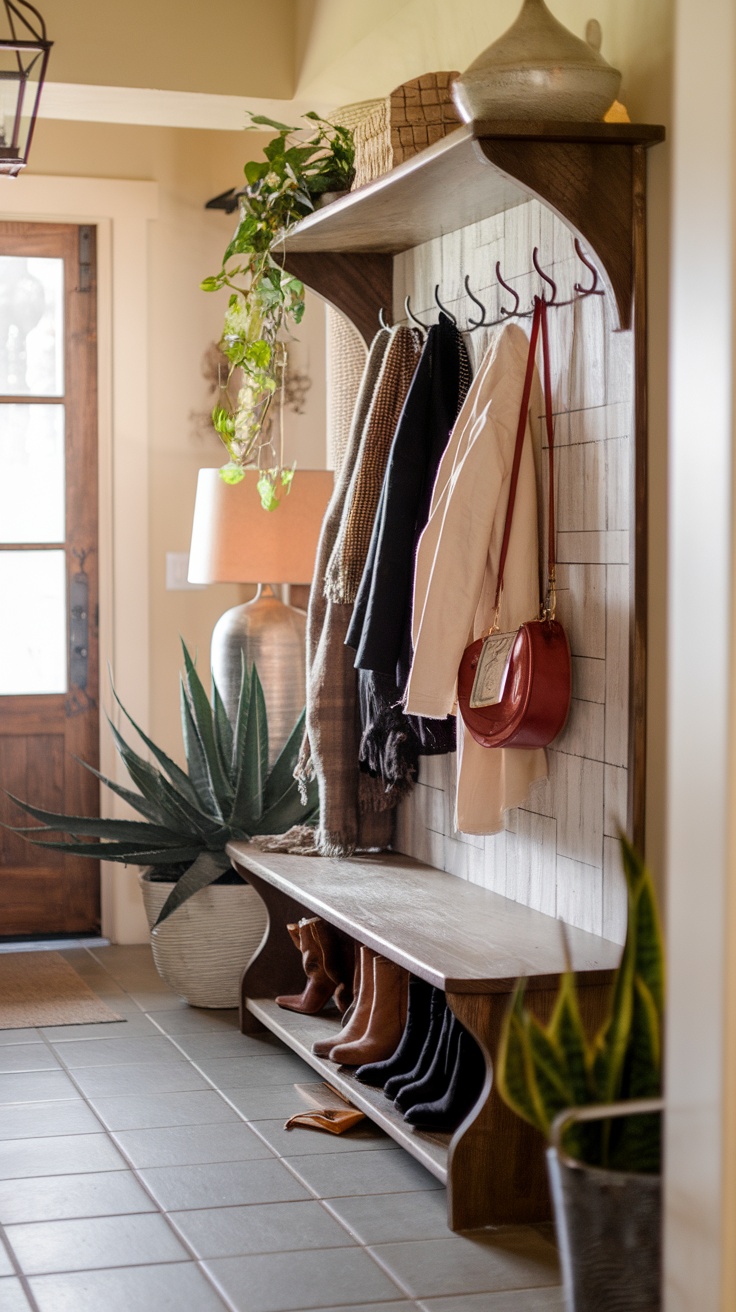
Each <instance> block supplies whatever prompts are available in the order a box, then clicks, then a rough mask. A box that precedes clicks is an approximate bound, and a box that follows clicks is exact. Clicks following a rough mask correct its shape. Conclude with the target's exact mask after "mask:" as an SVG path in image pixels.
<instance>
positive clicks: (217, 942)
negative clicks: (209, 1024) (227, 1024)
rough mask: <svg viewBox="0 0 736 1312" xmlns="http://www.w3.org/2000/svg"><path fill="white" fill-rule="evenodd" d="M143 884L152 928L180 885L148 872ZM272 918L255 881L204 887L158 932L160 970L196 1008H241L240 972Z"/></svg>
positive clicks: (154, 935) (155, 949) (154, 941)
mask: <svg viewBox="0 0 736 1312" xmlns="http://www.w3.org/2000/svg"><path fill="white" fill-rule="evenodd" d="M140 886H141V891H142V893H143V905H144V907H145V909H146V916H147V917H148V924H149V926H150V927H151V928H152V927H153V925H154V924H155V922H156V918H157V916H158V914H159V911H160V910H161V908H162V906H163V905H164V902H165V901H166V899H167V897H168V896H169V893H170V892H171V890H172V888H173V887H174V884H173V882H172V883H168V882H167V883H160V882H158V881H151V880H149V879H148V876H147V873H146V872H145V871H144V873H143V874H141V876H140ZM266 922H267V914H266V908H265V905H264V903H263V902H262V900H261V898H260V897H259V896H258V894H257V893H256V891H255V889H253V888H251V887H250V885H249V884H220V885H218V886H217V887H215V886H211V887H210V888H203V889H200V891H199V893H195V894H194V896H193V897H190V898H187V900H186V902H184V903H183V905H182V906H180V907H179V908H178V910H177V911H175V912H174V914H173V915H172V916H169V918H168V919H167V920H165V921H164V923H163V925H159V927H158V929H157V930H155V931H154V932H152V934H151V947H152V949H153V960H154V963H155V965H156V969H157V971H158V973H159V975H160V976H161V978H162V980H164V982H165V983H166V984H168V985H169V987H170V988H172V989H173V990H174V992H175V993H178V994H179V996H180V997H182V998H185V999H186V1001H187V1002H188V1003H189V1005H190V1006H192V1007H237V1006H238V1003H239V1001H240V976H241V974H242V973H243V971H244V970H245V967H246V966H247V965H248V963H249V962H250V960H251V958H252V957H253V956H255V954H256V952H257V951H258V948H259V947H260V945H261V941H262V939H263V935H264V933H265V929H266Z"/></svg>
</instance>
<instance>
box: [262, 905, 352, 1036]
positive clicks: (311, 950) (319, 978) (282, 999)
mask: <svg viewBox="0 0 736 1312" xmlns="http://www.w3.org/2000/svg"><path fill="white" fill-rule="evenodd" d="M318 924H320V921H319V918H318V917H314V918H313V919H312V920H300V921H299V924H298V925H287V926H286V928H287V929H288V931H289V934H290V936H291V939H292V941H293V943H294V945H295V947H297V948H298V949H299V951H300V952H301V954H302V965H303V966H304V974H305V975H306V977H307V983H306V985H305V987H304V990H303V992H302V993H291V994H281V995H280V996H279V997H277V999H276V1002H277V1003H278V1005H279V1006H280V1007H284V1008H285V1009H286V1010H287V1011H299V1012H302V1013H303V1014H304V1015H305V1016H315V1015H316V1014H317V1012H319V1011H321V1010H322V1008H323V1007H324V1006H326V1004H327V1003H328V1002H329V1000H330V998H331V997H332V995H333V993H334V991H335V987H336V984H337V980H335V979H333V977H332V975H331V974H329V973H328V972H327V970H326V969H325V964H324V956H323V951H322V943H321V941H320V938H319V936H318V933H317V931H316V928H315V927H316V926H317V925H318Z"/></svg>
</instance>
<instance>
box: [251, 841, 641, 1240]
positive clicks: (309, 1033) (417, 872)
mask: <svg viewBox="0 0 736 1312" xmlns="http://www.w3.org/2000/svg"><path fill="white" fill-rule="evenodd" d="M227 850H228V854H229V856H230V858H231V860H232V862H233V865H234V866H235V867H236V868H237V869H239V870H240V871H242V873H243V875H244V876H245V878H246V879H248V880H249V882H250V883H251V884H252V885H253V887H254V888H255V889H256V890H257V891H258V892H259V893H260V895H261V897H262V898H263V900H264V902H265V903H266V906H267V908H268V913H269V929H268V933H267V937H266V939H265V940H264V943H263V946H262V948H261V950H260V952H259V953H258V955H257V956H256V957H255V958H254V960H253V962H252V963H251V965H250V966H249V967H248V969H247V970H246V971H245V973H244V975H243V980H242V989H241V1027H242V1029H243V1032H244V1033H247V1032H252V1031H253V1030H254V1029H257V1028H260V1026H261V1025H264V1026H266V1027H267V1028H268V1029H269V1030H271V1031H272V1032H273V1033H275V1034H277V1035H278V1036H279V1037H280V1038H281V1039H282V1040H283V1041H284V1042H285V1043H286V1044H288V1046H289V1047H290V1048H292V1049H293V1050H294V1051H295V1052H297V1053H298V1054H299V1055H300V1056H301V1057H303V1058H304V1060H305V1061H307V1062H308V1063H309V1064H310V1065H311V1066H312V1067H313V1068H314V1069H315V1070H316V1071H318V1072H319V1074H320V1075H321V1076H323V1077H324V1078H326V1079H328V1080H329V1081H330V1082H331V1083H332V1084H333V1085H335V1086H336V1087H339V1088H341V1089H342V1090H343V1092H345V1093H346V1094H347V1096H348V1097H349V1098H350V1100H351V1101H352V1102H353V1103H354V1104H355V1105H356V1106H358V1107H360V1108H361V1110H362V1111H365V1112H366V1113H367V1115H368V1116H370V1117H371V1118H372V1119H373V1120H374V1121H375V1122H376V1123H377V1124H379V1125H380V1126H381V1127H382V1128H383V1129H384V1130H386V1131H387V1132H388V1133H389V1134H390V1135H391V1136H392V1137H393V1138H394V1139H396V1140H397V1142H399V1143H400V1144H402V1146H403V1147H405V1148H406V1149H407V1150H408V1151H409V1152H411V1153H412V1154H413V1155H414V1156H415V1157H417V1158H418V1160H419V1161H421V1162H422V1163H423V1164H424V1165H425V1166H426V1167H427V1169H428V1170H430V1171H432V1173H433V1174H434V1175H435V1176H437V1178H438V1179H440V1180H442V1181H443V1182H444V1183H446V1185H447V1190H448V1220H449V1224H450V1226H451V1227H452V1229H455V1230H460V1229H470V1228H474V1227H477V1226H483V1225H491V1224H494V1225H497V1224H502V1223H504V1222H512V1221H513V1222H519V1221H539V1220H544V1219H546V1218H547V1217H548V1216H549V1198H548V1194H547V1185H546V1177H545V1169H544V1152H543V1148H544V1145H543V1142H542V1140H541V1138H540V1137H539V1135H538V1134H536V1132H535V1131H533V1130H532V1129H531V1127H529V1126H527V1125H526V1124H525V1123H524V1122H522V1121H520V1120H519V1119H518V1117H516V1116H514V1115H513V1114H512V1113H511V1112H510V1111H509V1110H508V1108H507V1107H506V1106H505V1104H504V1103H503V1102H502V1101H501V1100H500V1098H499V1097H498V1095H497V1094H496V1092H495V1089H494V1087H493V1060H494V1058H495V1054H496V1051H497V1047H498V1038H499V1032H500V1026H501V1022H502V1019H503V1016H504V1013H505V1011H506V1007H507V1006H508V1000H509V994H510V993H511V991H512V990H513V987H514V985H515V983H516V980H517V979H518V978H519V977H520V976H522V975H523V976H526V977H527V978H528V980H529V986H528V999H529V1002H530V1005H531V1006H532V1007H533V1008H534V1010H535V1011H536V1012H537V1014H538V1015H540V1016H541V1017H545V1016H547V1015H548V1014H549V1011H550V1007H551V1004H552V1000H553V998H554V990H555V989H556V986H557V982H558V980H559V976H560V973H561V972H562V971H563V970H564V966H565V962H564V950H563V942H562V934H561V929H560V926H559V924H558V923H557V922H556V921H555V920H554V919H553V918H552V917H551V916H546V915H544V914H542V913H541V912H539V911H533V910H531V909H530V908H529V907H525V906H523V905H521V903H518V902H511V901H509V900H508V899H507V898H504V897H501V896H500V895H499V894H496V893H490V892H488V891H487V890H486V889H483V888H479V887H478V886H476V885H474V884H469V883H467V882H466V881H465V880H462V879H458V878H456V877H455V876H453V875H448V874H445V873H444V872H443V871H440V870H436V869H434V868H433V867H431V866H425V865H422V864H420V863H419V862H417V861H414V860H412V859H411V858H409V857H404V856H401V855H399V854H396V853H381V854H379V855H375V856H361V857H354V858H351V859H350V860H338V859H330V858H325V857H299V856H287V855H282V854H277V853H266V852H261V851H259V850H258V849H257V848H255V847H252V846H251V845H250V844H248V843H231V844H230V845H229V846H228V849H227ZM310 915H317V916H321V917H322V918H323V919H324V920H327V921H329V922H330V923H331V924H332V925H334V926H335V927H336V928H337V929H338V930H340V931H341V932H343V933H345V934H347V935H349V936H350V937H351V938H353V939H355V940H356V941H358V942H360V943H364V944H366V945H367V946H368V947H370V948H373V949H374V950H375V951H377V952H380V953H382V954H383V955H384V956H386V957H389V958H390V959H391V960H392V961H395V962H397V963H398V964H399V965H400V966H403V967H404V968H405V969H406V970H409V971H411V972H412V973H413V974H415V975H418V976H420V978H422V979H425V980H427V982H428V983H430V984H433V985H434V986H435V987H437V988H440V989H442V990H444V992H445V993H446V994H447V1001H448V1004H449V1006H450V1007H451V1009H452V1011H453V1012H454V1013H455V1015H456V1016H457V1017H458V1019H459V1020H460V1021H461V1022H462V1024H463V1025H464V1026H465V1027H466V1028H467V1029H468V1030H469V1031H470V1032H471V1033H472V1034H473V1036H474V1037H475V1039H476V1040H477V1042H478V1043H479V1044H480V1046H481V1048H482V1050H483V1053H484V1055H485V1059H486V1067H487V1077H486V1082H485V1087H484V1089H483V1092H482V1094H481V1096H480V1098H479V1100H478V1102H477V1104H476V1106H475V1107H474V1108H473V1110H472V1111H471V1112H470V1114H469V1115H468V1117H467V1118H466V1120H465V1121H464V1122H463V1124H462V1125H461V1126H460V1127H459V1128H458V1129H457V1130H456V1131H455V1133H454V1134H453V1135H440V1134H426V1133H423V1132H422V1131H419V1130H415V1129H413V1127H411V1126H409V1125H407V1124H406V1123H405V1122H404V1120H403V1117H402V1116H401V1114H400V1113H399V1112H397V1111H396V1110H395V1109H394V1107H393V1105H392V1104H391V1103H390V1102H389V1101H388V1099H386V1098H385V1097H384V1096H383V1093H382V1091H381V1090H380V1089H379V1090H376V1089H371V1088H368V1087H367V1086H366V1085H362V1084H359V1083H358V1081H357V1080H356V1079H355V1077H354V1075H353V1073H352V1071H351V1070H350V1069H349V1068H346V1067H338V1066H335V1065H334V1064H333V1063H332V1062H330V1061H325V1060H323V1059H321V1058H319V1057H315V1056H314V1055H313V1053H312V1051H311V1047H312V1043H313V1042H314V1040H315V1039H317V1038H324V1037H326V1036H327V1035H328V1034H329V1033H330V1029H331V1028H334V1030H335V1032H336V1031H337V1029H338V1028H339V1019H338V1018H337V1017H336V1015H333V1016H330V1015H328V1014H323V1015H320V1016H300V1015H297V1014H296V1013H293V1012H288V1011H284V1010H283V1009H281V1008H280V1007H277V1006H276V1004H275V1002H274V1000H273V999H274V998H275V996H276V995H277V994H278V993H290V992H299V991H300V990H301V988H302V987H303V983H304V975H303V971H302V967H301V958H300V956H299V954H298V953H297V952H295V951H294V946H293V944H292V942H291V940H290V938H289V936H288V933H287V930H286V925H287V923H288V922H289V921H295V920H298V919H300V918H301V917H302V916H310ZM568 942H569V948H570V953H571V957H572V963H573V967H574V969H575V971H576V972H577V976H578V983H579V985H580V988H581V1008H582V1011H583V1019H584V1021H585V1023H586V1025H588V1026H589V1027H593V1026H595V1025H596V1024H598V1023H599V1021H600V1020H601V1019H602V1016H603V1014H604V1009H605V1004H606V1000H607V997H608V993H609V987H608V986H609V984H610V980H611V978H612V972H613V970H614V969H615V967H616V966H617V965H618V961H619V958H620V955H621V948H620V947H619V945H618V944H615V943H611V942H609V941H608V940H607V939H603V938H599V937H598V936H596V935H595V934H589V933H586V932H585V931H584V930H579V929H568Z"/></svg>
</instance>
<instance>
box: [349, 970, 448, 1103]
mask: <svg viewBox="0 0 736 1312" xmlns="http://www.w3.org/2000/svg"><path fill="white" fill-rule="evenodd" d="M432 993H433V989H432V985H431V984H427V983H426V981H425V980H423V979H417V977H416V976H415V975H412V977H411V979H410V980H409V1007H408V1010H407V1013H406V1025H405V1026H404V1033H403V1034H402V1036H401V1041H400V1043H399V1046H398V1048H397V1049H396V1051H395V1052H394V1053H393V1054H392V1056H391V1057H388V1058H387V1059H386V1061H374V1062H370V1063H369V1064H367V1065H365V1066H359V1067H358V1069H357V1071H356V1072H355V1078H356V1079H357V1080H360V1082H361V1084H372V1085H373V1087H374V1088H377V1089H380V1088H382V1087H383V1085H384V1084H385V1083H386V1080H388V1079H390V1078H391V1076H392V1075H400V1074H402V1072H404V1071H406V1070H413V1069H414V1067H415V1066H416V1063H417V1061H418V1060H419V1057H420V1055H421V1051H422V1048H423V1046H424V1041H425V1039H426V1037H427V1032H428V1030H429V1017H430V1008H431V1004H432Z"/></svg>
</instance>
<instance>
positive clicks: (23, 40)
mask: <svg viewBox="0 0 736 1312" xmlns="http://www.w3.org/2000/svg"><path fill="white" fill-rule="evenodd" d="M3 5H4V8H5V17H6V19H7V22H8V26H9V28H10V39H9V40H7V39H3V40H0V55H3V54H5V53H7V52H11V53H13V52H14V53H15V55H16V62H17V70H16V69H0V81H12V82H16V83H17V84H18V95H17V103H16V106H15V117H14V121H13V132H12V137H11V140H10V141H9V142H5V143H4V144H2V145H0V175H2V174H5V175H6V176H10V177H13V178H14V177H17V175H18V174H19V173H20V171H21V169H22V168H25V166H26V164H27V163H28V155H29V153H30V149H31V142H32V141H33V133H34V130H35V127H36V118H37V116H38V106H39V101H40V99H41V91H42V89H43V84H44V80H45V78H46V68H47V65H48V62H49V53H50V51H51V47H52V45H53V41H49V40H48V38H47V36H46V24H45V22H44V20H43V18H42V17H41V14H40V13H39V12H38V10H37V9H36V8H35V7H34V6H33V5H32V4H30V3H29V0H3ZM25 11H28V13H27V14H26V12H25ZM23 29H25V30H23ZM27 34H29V35H27ZM26 56H27V57H28V58H25V57H26ZM39 59H40V60H41V68H40V72H39V77H38V82H37V83H36V92H35V101H34V104H33V108H32V110H31V113H30V115H29V118H30V124H29V128H28V134H27V137H26V139H25V142H24V143H23V151H22V152H21V142H20V135H21V121H22V118H23V109H24V101H25V98H26V92H27V89H28V86H29V81H30V75H31V73H32V72H33V71H34V69H35V68H36V66H37V64H38V61H39Z"/></svg>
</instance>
